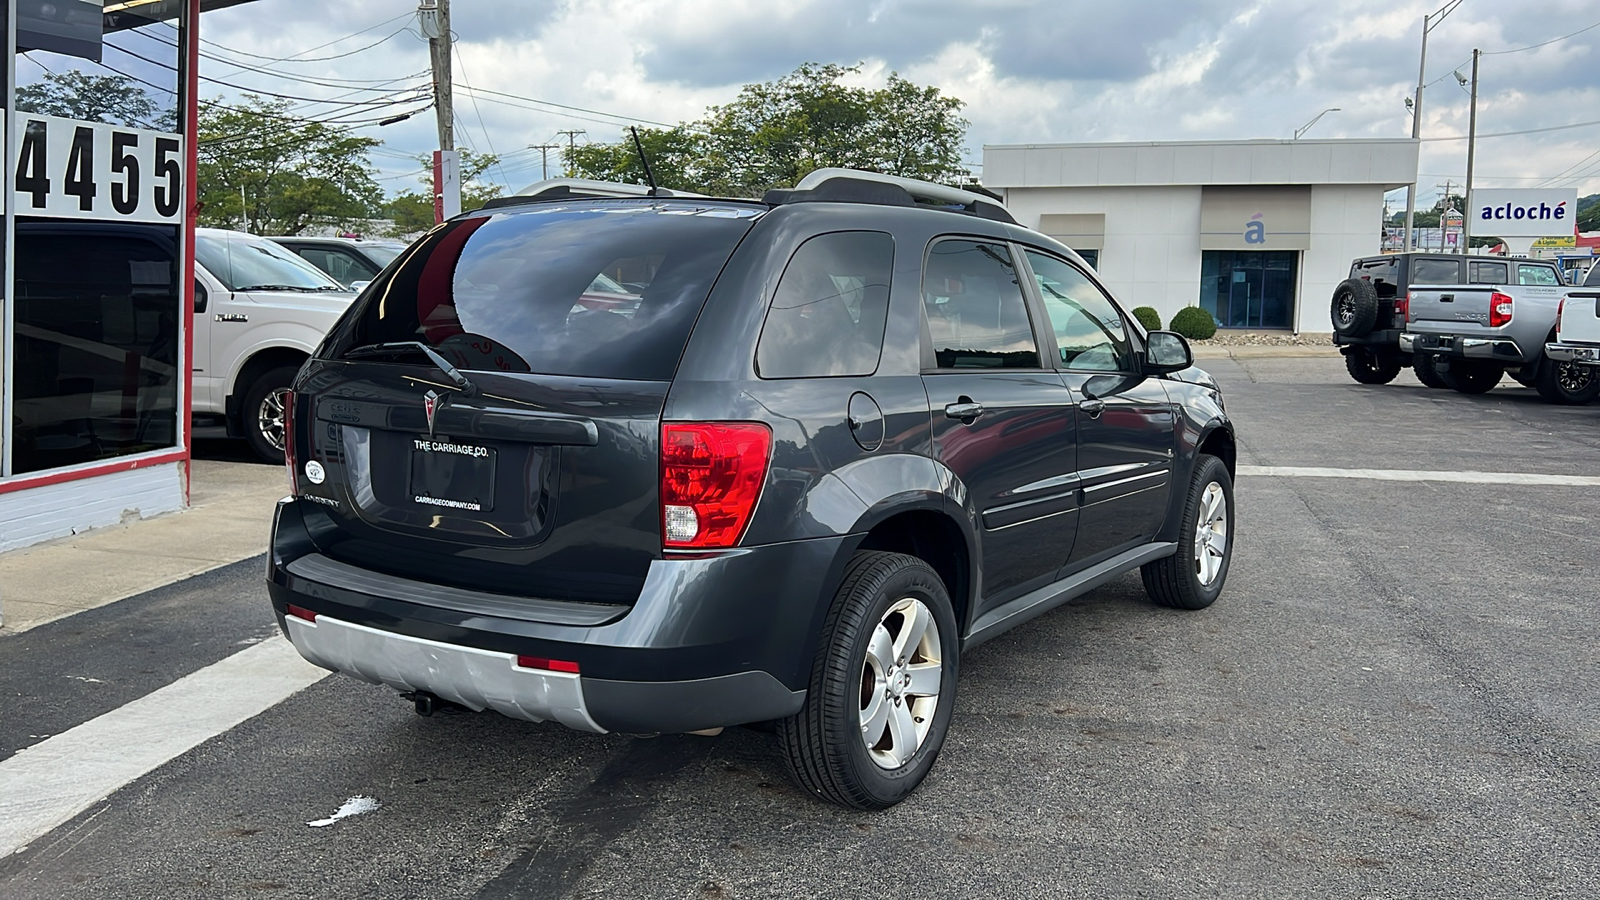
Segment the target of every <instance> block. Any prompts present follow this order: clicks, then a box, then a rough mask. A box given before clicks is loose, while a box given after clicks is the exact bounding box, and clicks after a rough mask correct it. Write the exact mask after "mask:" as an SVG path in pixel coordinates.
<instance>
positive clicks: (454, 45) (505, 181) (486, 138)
mask: <svg viewBox="0 0 1600 900" xmlns="http://www.w3.org/2000/svg"><path fill="white" fill-rule="evenodd" d="M451 37H452V40H451V41H450V49H451V50H453V51H454V52H455V55H456V65H458V66H460V67H461V86H462V87H463V88H466V89H469V90H470V89H471V87H472V85H470V84H468V83H467V61H466V58H465V57H463V56H462V55H461V47H460V45H459V44H457V43H456V42H455V40H453V38H454V37H455V36H454V35H451ZM467 99H468V100H471V101H472V112H473V114H474V115H476V116H477V117H478V128H480V129H482V131H483V143H484V145H485V146H487V147H488V148H489V155H490V156H493V157H496V159H495V163H494V167H495V168H496V169H500V160H499V158H498V157H499V155H500V154H498V153H495V152H494V140H493V139H492V138H490V137H489V126H487V125H485V124H483V110H481V109H479V108H478V98H477V97H475V96H473V95H472V94H471V93H468V94H467ZM500 181H501V183H502V184H504V185H505V186H506V190H508V191H509V190H511V181H510V180H509V179H507V178H506V172H505V170H504V169H500Z"/></svg>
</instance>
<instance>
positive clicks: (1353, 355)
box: [1344, 347, 1400, 384]
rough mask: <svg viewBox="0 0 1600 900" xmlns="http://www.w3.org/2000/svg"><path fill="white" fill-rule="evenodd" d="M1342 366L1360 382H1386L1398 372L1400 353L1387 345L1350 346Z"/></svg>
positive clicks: (1392, 378) (1391, 379)
mask: <svg viewBox="0 0 1600 900" xmlns="http://www.w3.org/2000/svg"><path fill="white" fill-rule="evenodd" d="M1344 368H1345V371H1346V372H1349V373H1350V377H1351V378H1354V379H1355V380H1356V381H1359V382H1361V383H1362V384H1388V383H1389V382H1391V381H1393V380H1394V379H1395V376H1397V375H1399V374H1400V353H1399V351H1396V350H1391V349H1389V348H1388V347H1381V348H1379V347H1351V348H1350V349H1349V350H1347V351H1345V354H1344Z"/></svg>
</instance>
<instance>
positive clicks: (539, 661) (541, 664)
mask: <svg viewBox="0 0 1600 900" xmlns="http://www.w3.org/2000/svg"><path fill="white" fill-rule="evenodd" d="M517 665H518V666H520V667H522V668H524V669H543V670H545V671H546V672H571V673H572V674H573V675H576V674H578V664H577V663H575V662H569V661H567V660H564V659H545V658H544V657H542V656H518V657H517Z"/></svg>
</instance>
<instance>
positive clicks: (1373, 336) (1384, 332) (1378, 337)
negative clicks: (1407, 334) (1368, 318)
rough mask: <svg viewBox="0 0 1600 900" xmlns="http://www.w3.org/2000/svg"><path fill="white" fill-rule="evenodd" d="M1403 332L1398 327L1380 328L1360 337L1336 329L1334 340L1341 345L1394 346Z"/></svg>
mask: <svg viewBox="0 0 1600 900" xmlns="http://www.w3.org/2000/svg"><path fill="white" fill-rule="evenodd" d="M1402 333H1403V332H1402V331H1401V330H1400V329H1398V328H1378V329H1374V330H1372V331H1369V332H1367V333H1366V334H1363V335H1360V336H1358V337H1350V336H1349V335H1344V334H1340V333H1339V332H1337V331H1335V332H1334V333H1333V342H1334V343H1335V344H1337V345H1338V346H1340V347H1371V346H1388V347H1393V346H1395V345H1396V344H1397V343H1399V341H1400V336H1401V334H1402ZM1402 349H1403V348H1402Z"/></svg>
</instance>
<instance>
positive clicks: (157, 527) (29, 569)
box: [0, 459, 289, 635]
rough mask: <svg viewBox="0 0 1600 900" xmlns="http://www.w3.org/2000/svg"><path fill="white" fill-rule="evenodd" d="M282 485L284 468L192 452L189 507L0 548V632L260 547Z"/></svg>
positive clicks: (178, 576) (234, 559)
mask: <svg viewBox="0 0 1600 900" xmlns="http://www.w3.org/2000/svg"><path fill="white" fill-rule="evenodd" d="M288 488H289V485H288V479H287V477H286V476H285V475H284V471H283V467H282V466H267V465H259V464H256V463H241V462H219V461H216V460H206V459H200V460H195V461H194V462H193V463H192V464H191V468H190V483H189V499H190V504H191V505H190V507H189V509H186V510H183V511H180V512H174V513H168V514H166V515H163V516H157V517H155V518H152V519H143V520H140V521H136V522H131V523H129V524H127V525H116V526H112V527H110V528H99V529H95V530H94V531H89V532H85V533H84V534H80V535H74V536H72V537H68V538H61V539H59V540H55V541H50V542H47V543H43V544H39V545H37V546H33V547H28V548H25V549H22V550H13V551H11V552H9V553H3V554H0V617H3V618H0V635H7V634H15V633H17V632H21V631H26V630H28V629H29V628H33V627H36V626H38V625H43V624H44V623H46V622H50V621H53V620H55V619H60V618H62V617H65V616H70V615H72V614H73V613H76V612H82V611H83V610H86V609H93V608H95V607H97V606H104V605H106V604H107V603H112V602H115V601H117V600H121V599H122V598H124V597H131V596H133V595H134V594H139V593H143V592H144V591H148V590H153V589H155V588H158V587H161V586H162V585H165V584H171V583H172V582H174V581H180V580H182V579H184V578H188V577H190V576H193V575H198V574H200V573H201V572H206V571H209V570H211V569H215V568H217V567H218V566H225V565H227V564H229V563H234V562H238V561H239V560H241V559H248V558H250V557H252V556H255V555H257V554H259V553H262V552H265V550H266V549H267V532H268V530H269V528H270V526H271V524H272V507H273V504H274V503H276V502H277V500H278V499H279V498H280V497H282V496H284V495H285V494H287V493H288Z"/></svg>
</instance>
